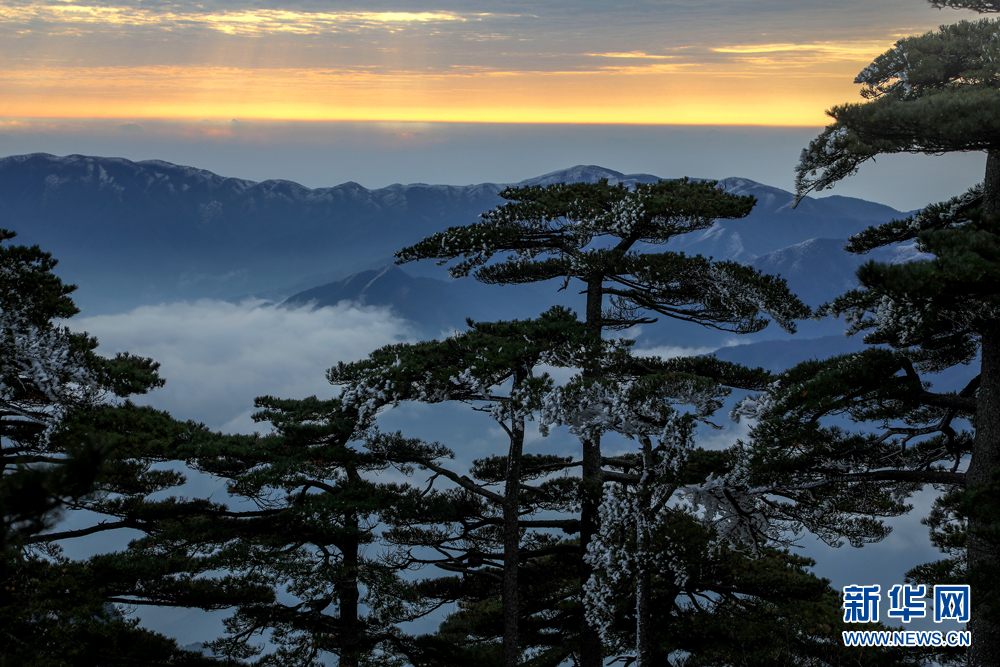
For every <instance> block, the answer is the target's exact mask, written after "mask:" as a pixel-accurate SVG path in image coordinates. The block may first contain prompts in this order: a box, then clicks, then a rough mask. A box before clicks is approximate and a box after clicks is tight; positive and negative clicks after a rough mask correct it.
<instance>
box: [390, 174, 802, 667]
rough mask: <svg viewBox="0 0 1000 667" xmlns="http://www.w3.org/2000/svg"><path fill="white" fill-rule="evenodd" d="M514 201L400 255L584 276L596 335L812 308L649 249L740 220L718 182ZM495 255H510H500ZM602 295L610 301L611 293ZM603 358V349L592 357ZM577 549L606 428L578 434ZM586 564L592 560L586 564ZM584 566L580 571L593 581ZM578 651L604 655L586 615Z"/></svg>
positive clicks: (487, 274)
mask: <svg viewBox="0 0 1000 667" xmlns="http://www.w3.org/2000/svg"><path fill="white" fill-rule="evenodd" d="M500 194H501V196H503V197H504V198H505V199H508V200H509V203H507V204H504V205H502V206H500V207H498V208H496V209H495V210H493V211H491V212H489V213H486V214H484V215H483V219H482V221H481V222H479V223H475V224H471V225H467V226H463V227H453V228H451V229H448V230H446V231H444V232H441V233H439V234H436V235H434V236H431V237H429V238H427V239H425V240H424V241H422V242H420V243H418V244H416V245H414V246H412V247H409V248H405V249H403V250H401V251H400V252H399V253H397V258H398V261H399V262H400V263H403V262H409V261H414V260H418V259H438V260H439V261H440V262H441V263H446V262H448V261H450V260H453V259H459V258H461V261H460V262H459V263H458V264H456V265H455V266H453V267H452V268H451V269H450V273H451V275H452V276H455V277H460V276H467V275H469V274H470V273H473V272H474V274H475V277H476V278H477V279H479V280H481V281H483V282H486V283H492V284H517V283H528V282H537V281H545V280H552V279H559V280H561V281H563V287H567V286H568V285H569V284H570V283H571V282H573V281H580V282H581V283H582V287H583V291H582V293H583V294H585V296H586V306H585V323H586V326H587V328H588V331H589V333H590V335H591V337H592V338H594V339H595V341H596V340H598V339H600V337H601V335H602V332H604V331H605V330H608V329H619V330H621V329H626V328H628V327H630V326H633V325H635V324H639V323H651V322H654V321H655V319H652V318H649V317H646V316H645V315H644V313H647V312H648V313H654V314H658V315H664V316H667V317H671V318H675V319H678V320H683V321H688V322H693V323H697V324H701V325H704V326H709V327H713V328H717V329H722V330H726V331H735V332H738V333H749V332H754V331H759V330H761V329H763V328H764V327H765V326H767V323H768V320H767V316H769V317H771V318H773V319H774V320H775V321H777V322H778V323H779V325H781V326H782V327H784V328H786V329H789V330H791V329H793V328H794V325H793V320H794V319H796V318H802V317H805V316H807V315H808V313H809V310H808V308H806V307H805V306H804V305H802V304H801V303H800V302H799V301H798V300H797V299H795V298H794V297H792V296H791V295H790V294H789V293H788V291H787V288H786V286H785V283H784V281H782V280H780V279H775V278H773V277H770V276H766V275H763V274H761V273H759V272H757V271H755V270H754V269H751V268H748V267H744V266H741V265H739V264H736V263H734V262H713V261H711V260H709V259H705V258H703V257H701V256H695V257H688V256H686V255H684V254H683V253H674V252H661V253H646V252H641V251H640V250H641V249H642V248H643V247H644V246H645V245H650V244H652V245H657V244H663V243H666V242H667V241H669V240H670V239H671V238H672V237H674V236H677V235H680V234H684V233H688V232H692V231H697V230H700V229H706V228H708V227H710V226H711V225H712V224H713V223H714V221H715V220H716V219H717V218H740V217H744V216H746V215H747V214H748V213H749V212H750V210H751V209H752V207H753V204H754V200H753V198H752V197H737V196H734V195H730V194H726V193H724V192H723V191H721V190H719V189H716V187H715V183H713V182H694V181H689V180H687V179H680V180H677V181H661V182H659V183H655V184H642V183H640V184H637V185H636V186H635V188H633V189H629V188H627V187H625V186H624V185H621V184H619V185H610V184H609V183H608V182H607V181H606V180H602V181H601V182H599V183H596V184H588V183H572V184H566V183H560V184H556V185H552V186H548V187H542V186H530V187H524V188H510V189H507V190H504V191H503V192H501V193H500ZM497 255H505V258H504V259H501V260H500V261H497V262H493V263H491V262H492V261H493V259H494V258H495V257H496V256H497ZM605 297H607V299H608V300H607V301H606V300H605ZM595 359H596V358H595ZM605 375H606V374H605V371H604V369H603V368H602V367H601V366H600V364H599V363H598V362H597V361H596V360H595V361H594V362H592V363H590V364H588V365H587V366H585V367H584V368H583V378H582V381H583V382H584V383H587V382H590V381H594V380H599V379H600V378H602V377H605ZM581 436H582V437H581V442H582V445H583V456H582V471H581V472H582V475H581V477H582V479H581V504H582V511H581V519H580V520H581V532H580V549H581V556H582V555H583V554H585V553H586V551H587V549H588V546H589V545H590V542H591V539H592V536H593V534H594V531H595V530H596V529H597V524H598V506H599V504H600V499H601V491H602V485H603V481H604V480H605V479H607V478H608V475H609V473H608V472H607V471H605V470H603V468H602V456H601V443H600V436H599V435H598V434H597V432H596V431H594V430H590V431H587V432H586V433H583V432H581ZM584 563H585V561H584ZM590 574H591V570H590V567H589V565H586V564H584V566H583V569H582V571H581V575H580V580H581V581H586V580H588V579H589V578H590ZM581 621H582V623H583V625H582V629H581V633H580V635H581V640H580V641H581V644H580V649H579V652H580V660H581V664H582V665H584V666H585V667H596V666H598V665H600V664H602V661H603V650H602V647H601V642H600V637H599V632H598V630H597V628H595V627H593V626H592V625H591V624H589V623H588V622H587V621H586V619H581Z"/></svg>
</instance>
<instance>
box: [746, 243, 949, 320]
mask: <svg viewBox="0 0 1000 667" xmlns="http://www.w3.org/2000/svg"><path fill="white" fill-rule="evenodd" d="M846 245H847V240H846V239H809V240H808V241H803V242H802V243H796V244H795V245H790V246H788V247H787V248H781V249H780V250H775V251H773V252H769V253H766V254H764V255H760V256H759V257H755V258H754V259H752V260H750V262H749V264H750V265H751V266H753V267H754V268H756V269H759V270H760V271H763V272H764V273H770V274H772V275H780V276H781V277H782V278H784V279H785V280H786V281H787V282H788V287H789V289H791V290H792V292H794V293H795V294H797V295H798V297H799V298H800V299H802V301H804V302H805V303H807V304H809V305H810V306H813V307H815V306H819V305H821V304H823V303H826V302H828V301H831V300H832V299H833V298H834V297H836V296H839V295H840V294H843V293H844V292H846V291H847V290H850V289H854V288H855V287H857V286H858V280H857V278H856V277H855V273H856V272H857V270H858V267H860V266H861V265H862V264H864V263H866V262H869V261H873V260H874V261H877V262H884V263H888V264H898V263H900V262H908V261H912V260H915V259H922V258H927V257H930V255H925V254H923V253H921V252H920V251H919V250H917V248H916V245H915V244H914V243H912V242H911V243H906V244H902V245H899V246H896V247H890V248H878V249H876V250H873V251H872V252H870V253H868V254H866V255H854V254H851V253H848V252H845V251H844V246H846Z"/></svg>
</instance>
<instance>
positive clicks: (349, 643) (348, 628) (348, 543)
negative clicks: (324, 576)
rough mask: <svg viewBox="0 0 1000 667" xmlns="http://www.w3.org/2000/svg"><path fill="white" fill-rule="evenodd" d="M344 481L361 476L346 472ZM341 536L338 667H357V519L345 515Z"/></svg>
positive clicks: (349, 471)
mask: <svg viewBox="0 0 1000 667" xmlns="http://www.w3.org/2000/svg"><path fill="white" fill-rule="evenodd" d="M347 475H348V478H349V479H351V480H352V481H355V482H358V481H360V479H361V476H360V475H359V474H358V472H357V470H355V469H353V468H348V469H347ZM344 528H345V529H346V530H345V531H344V533H345V536H344V539H343V541H342V542H341V543H340V544H339V545H338V546H339V548H340V549H341V558H342V559H343V560H342V563H343V566H344V574H343V576H342V578H341V579H340V581H338V582H337V598H338V601H339V603H340V605H339V606H340V609H339V610H338V611H339V613H340V622H341V627H342V628H343V637H342V639H341V651H340V662H339V665H340V667H357V666H358V664H359V662H360V660H361V655H360V650H361V639H362V637H361V624H360V623H359V622H358V602H359V601H360V599H361V593H360V591H359V590H358V566H359V564H360V560H361V544H360V538H359V536H360V534H361V530H360V528H361V526H360V524H359V521H358V515H357V514H356V513H355V512H351V511H348V512H347V513H346V515H345V516H344Z"/></svg>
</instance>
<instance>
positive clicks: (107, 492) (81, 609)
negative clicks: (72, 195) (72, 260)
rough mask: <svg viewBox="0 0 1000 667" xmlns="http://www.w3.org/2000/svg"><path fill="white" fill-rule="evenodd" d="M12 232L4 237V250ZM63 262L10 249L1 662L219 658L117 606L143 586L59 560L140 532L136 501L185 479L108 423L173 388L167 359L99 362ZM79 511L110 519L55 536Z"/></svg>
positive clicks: (3, 352)
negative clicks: (185, 646)
mask: <svg viewBox="0 0 1000 667" xmlns="http://www.w3.org/2000/svg"><path fill="white" fill-rule="evenodd" d="M13 236H14V234H13V233H11V232H8V231H5V230H0V242H3V241H9V240H10V239H11V238H13ZM55 265H56V262H55V260H53V259H52V258H51V256H50V255H49V254H47V253H44V252H42V251H41V250H39V248H38V247H37V246H34V247H30V248H29V247H25V246H17V245H4V246H3V247H0V515H2V521H3V523H2V526H0V664H3V665H4V666H5V667H7V666H9V665H10V666H12V665H39V666H46V667H47V666H52V667H56V666H62V665H93V664H106V665H149V664H163V665H167V664H169V665H182V664H183V665H199V664H208V663H210V662H212V661H210V660H209V659H207V658H204V657H202V656H201V655H200V654H195V653H191V652H187V651H182V650H179V649H178V648H177V645H176V643H175V642H173V641H172V640H169V639H167V638H165V637H163V636H161V635H158V634H156V633H153V632H149V631H146V630H143V629H140V628H138V627H137V626H136V623H135V622H134V621H131V620H127V619H124V618H123V617H122V616H121V615H120V614H119V613H118V612H117V610H116V609H115V608H114V607H113V606H112V605H111V604H110V603H109V601H110V600H111V599H113V597H114V596H115V595H117V594H119V593H122V592H123V591H125V590H129V588H130V587H132V588H134V583H135V581H136V577H135V573H134V572H128V571H120V570H119V571H115V572H114V576H110V577H108V576H105V575H107V574H109V573H110V571H109V570H107V569H102V568H101V567H99V566H94V567H91V566H92V565H94V563H92V562H91V563H85V562H80V561H72V560H69V559H67V558H65V557H64V556H62V554H61V550H60V548H59V546H58V541H59V540H60V539H68V538H72V537H75V536H82V535H88V534H93V533H95V532H99V531H102V530H105V529H110V528H112V527H113V526H110V525H109V524H115V526H119V527H121V526H124V525H126V524H127V522H128V521H130V520H134V521H135V523H132V524H130V527H141V524H140V523H138V519H137V518H136V517H135V516H134V515H131V514H130V512H129V511H128V510H126V509H125V505H127V504H128V503H129V501H130V500H136V499H138V498H141V497H143V496H144V495H145V494H148V493H152V492H153V491H156V490H160V489H162V488H164V487H165V486H169V481H171V480H173V479H174V478H175V476H174V475H173V474H170V473H167V474H164V473H157V472H154V471H150V470H149V468H148V466H149V464H150V463H151V462H153V461H159V460H164V458H165V457H164V456H163V450H162V448H161V449H159V450H157V448H155V447H152V448H148V449H147V450H145V451H144V452H140V451H139V450H138V449H137V446H138V442H139V440H141V438H139V439H136V438H125V439H123V438H122V437H121V436H122V434H121V432H120V430H119V431H118V432H116V429H114V428H106V426H108V425H109V423H110V422H115V423H117V424H119V425H121V424H123V423H125V422H129V421H131V422H132V423H133V425H134V417H135V410H136V408H134V406H131V405H129V404H125V405H121V406H119V405H116V399H119V398H122V397H125V396H128V395H130V394H136V393H143V392H145V391H147V390H148V389H150V388H152V387H156V386H159V385H160V384H162V381H161V380H160V379H159V378H158V377H157V375H156V369H157V365H156V364H155V363H153V362H152V361H151V360H149V359H142V358H137V357H132V356H130V355H128V354H119V355H117V356H116V357H115V358H114V359H107V358H104V357H100V356H98V355H97V354H96V353H95V352H94V349H95V348H96V347H97V341H96V340H95V339H93V338H90V337H88V336H87V335H85V334H76V333H72V332H70V331H69V329H67V328H65V327H62V326H59V325H57V324H56V323H55V320H57V319H66V318H69V317H72V316H73V315H74V314H76V312H77V310H76V308H75V306H74V305H73V302H72V300H71V299H70V297H69V295H70V293H71V292H72V291H73V290H74V289H75V287H73V286H70V285H65V284H63V283H62V282H61V281H60V280H59V279H58V278H57V277H56V276H55V275H54V274H53V273H52V269H53V268H54V267H55ZM112 494H114V495H113V496H112ZM77 508H86V509H91V510H94V511H96V512H101V514H102V517H101V518H102V519H103V521H94V522H93V523H92V524H91V525H89V526H88V527H87V528H81V529H77V530H73V531H68V532H66V531H64V532H52V529H53V528H54V527H55V526H56V524H57V522H58V520H59V518H60V516H61V515H62V513H63V512H64V511H65V510H66V509H77ZM126 517H130V518H126ZM109 518H110V519H111V521H110V522H109V521H107V519H109Z"/></svg>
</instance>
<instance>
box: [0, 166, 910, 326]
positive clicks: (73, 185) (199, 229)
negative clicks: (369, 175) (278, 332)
mask: <svg viewBox="0 0 1000 667" xmlns="http://www.w3.org/2000/svg"><path fill="white" fill-rule="evenodd" d="M600 178H608V179H609V181H611V182H622V183H626V184H634V183H635V182H655V181H656V180H658V179H657V177H656V176H652V175H649V174H631V175H629V174H623V173H620V172H616V171H612V170H608V169H603V168H601V167H596V166H577V167H573V168H571V169H567V170H563V171H558V172H552V173H549V174H544V175H542V176H538V177H535V178H530V179H527V180H525V181H522V182H520V183H518V184H515V185H533V184H534V185H544V184H549V183H556V182H561V181H587V182H596V181H597V180H599V179H600ZM721 185H722V186H723V187H724V188H726V189H727V190H729V191H731V192H737V193H740V194H753V195H754V196H756V197H757V198H758V200H759V203H758V205H757V207H756V208H755V210H754V212H753V213H752V214H751V215H750V217H749V218H747V219H744V220H734V221H722V222H719V223H717V224H716V225H715V226H713V227H712V228H711V229H709V230H705V231H704V232H699V233H695V234H690V235H688V236H687V237H684V238H681V239H678V240H676V241H674V242H672V244H671V245H670V246H669V247H670V248H672V249H677V250H684V251H685V252H688V253H701V254H706V255H713V256H715V257H716V258H719V259H721V258H732V259H738V260H740V261H752V260H754V259H756V258H757V257H758V256H761V255H764V254H767V253H769V252H773V251H776V250H780V249H781V248H785V247H787V246H790V245H793V244H796V243H801V242H803V241H806V240H808V239H811V238H817V237H819V238H831V239H836V238H846V237H847V236H849V235H850V234H851V233H854V232H855V231H857V230H859V229H862V228H864V227H866V226H868V225H869V224H872V223H875V222H884V221H887V220H889V219H892V218H894V217H899V216H900V215H901V214H900V213H899V212H898V211H895V210H893V209H891V208H889V207H886V206H881V205H879V204H872V203H871V202H865V201H863V200H859V199H851V198H848V197H826V198H821V199H806V200H804V201H803V203H802V204H801V205H800V206H799V208H798V209H796V210H794V211H793V210H791V209H790V203H791V198H792V195H791V193H788V192H785V191H783V190H779V189H777V188H772V187H769V186H766V185H762V184H760V183H755V182H754V181H750V180H748V179H742V178H727V179H724V180H723V181H721ZM503 187H505V186H504V185H502V184H496V183H481V184H477V185H465V186H453V185H428V184H422V183H416V184H410V185H400V184H396V185H391V186H388V187H385V188H379V189H375V190H369V189H367V188H364V187H362V186H361V185H359V184H357V183H344V184H341V185H337V186H334V187H329V188H315V189H311V188H306V187H304V186H302V185H299V184H297V183H293V182H291V181H280V180H270V181H263V182H260V183H257V182H253V181H247V180H243V179H235V178H226V177H224V176H219V175H217V174H213V173H212V172H209V171H205V170H201V169H195V168H192V167H185V166H180V165H174V164H170V163H168V162H163V161H159V160H147V161H142V162H132V161H129V160H125V159H122V158H103V157H88V156H82V155H70V156H67V157H56V156H53V155H48V154H42V153H36V154H32V155H20V156H12V157H7V158H3V159H0V227H4V228H7V229H12V230H14V231H17V232H18V233H19V237H20V238H19V241H20V242H22V243H29V244H31V243H37V244H39V245H41V246H42V247H43V248H44V249H46V250H48V251H50V252H52V253H53V254H54V255H55V256H56V257H57V258H59V259H60V262H61V263H60V266H59V269H58V271H59V273H60V275H61V276H63V277H64V279H66V280H69V281H71V282H77V283H79V284H80V285H81V288H80V291H79V292H77V295H76V300H77V302H78V303H79V304H80V305H81V307H82V308H83V309H84V312H85V313H86V314H96V313H101V312H105V313H107V312H120V311H122V310H126V309H129V308H132V307H135V306H138V305H142V304H147V303H157V302H163V301H167V302H169V301H176V300H179V299H197V298H202V297H213V298H235V297H238V296H240V295H248V294H261V293H265V292H266V293H267V295H268V298H271V299H279V298H284V297H287V296H290V295H292V294H295V293H297V292H300V291H302V290H303V289H304V288H307V287H311V286H316V285H320V284H328V283H331V282H336V281H338V280H342V279H344V278H346V277H347V276H349V275H352V274H355V273H358V272H360V271H366V270H369V269H376V268H378V267H380V266H383V265H385V264H386V263H389V262H391V258H392V253H393V252H394V251H396V250H398V249H399V248H401V247H403V246H405V245H408V244H412V243H414V242H416V241H418V240H420V239H422V238H424V237H425V236H428V235H429V234H432V233H434V232H436V231H439V230H442V229H444V228H446V227H449V226H453V225H459V224H468V223H470V222H474V221H475V220H477V219H478V216H479V214H480V213H483V212H485V211H488V210H490V209H491V208H493V207H495V206H496V205H497V204H499V203H501V202H502V199H500V197H499V196H498V195H497V192H498V191H500V190H501V189H503ZM408 270H409V271H410V272H411V273H412V274H414V275H417V276H422V277H437V278H442V277H444V273H443V269H440V268H438V267H434V266H433V265H431V264H429V263H420V264H416V265H409V266H408ZM310 282H311V283H312V284H311V285H310V284H309V283H310ZM282 286H286V287H282ZM465 298H468V297H467V296H466V297H465ZM534 314H537V313H534Z"/></svg>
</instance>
